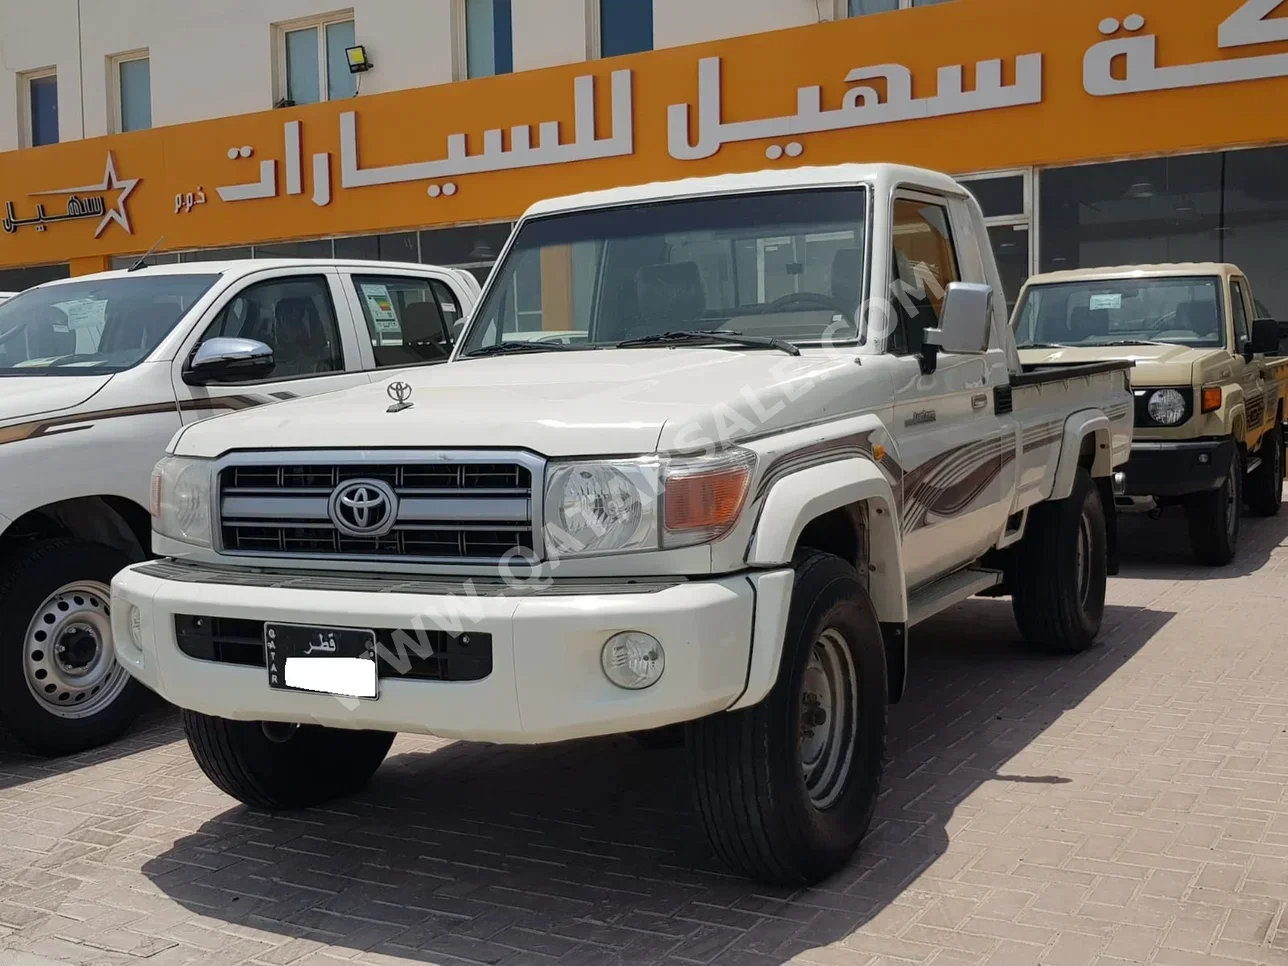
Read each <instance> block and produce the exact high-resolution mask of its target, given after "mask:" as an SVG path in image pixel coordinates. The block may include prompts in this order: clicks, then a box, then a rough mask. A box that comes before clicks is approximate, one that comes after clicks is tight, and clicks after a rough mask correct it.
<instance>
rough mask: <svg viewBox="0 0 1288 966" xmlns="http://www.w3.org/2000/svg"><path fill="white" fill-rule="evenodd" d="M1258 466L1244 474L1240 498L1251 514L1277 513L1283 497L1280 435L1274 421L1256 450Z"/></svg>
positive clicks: (1282, 439) (1270, 515)
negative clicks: (1258, 460)
mask: <svg viewBox="0 0 1288 966" xmlns="http://www.w3.org/2000/svg"><path fill="white" fill-rule="evenodd" d="M1257 455H1258V456H1260V457H1261V465H1260V466H1258V467H1257V468H1256V469H1255V470H1254V471H1253V472H1251V473H1249V474H1248V485H1247V490H1246V492H1245V493H1244V498H1245V499H1246V500H1247V501H1248V509H1249V510H1250V511H1251V512H1252V515H1253V516H1258V517H1273V516H1275V515H1276V514H1278V513H1279V508H1280V507H1281V506H1282V505H1283V499H1284V435H1283V430H1282V429H1280V428H1279V424H1278V421H1276V423H1275V428H1274V429H1272V430H1271V431H1270V432H1268V433H1266V435H1265V437H1264V442H1262V444H1261V449H1260V451H1259V452H1258V453H1257Z"/></svg>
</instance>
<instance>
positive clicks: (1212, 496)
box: [1185, 448, 1243, 567]
mask: <svg viewBox="0 0 1288 966" xmlns="http://www.w3.org/2000/svg"><path fill="white" fill-rule="evenodd" d="M1242 508H1243V456H1242V454H1241V453H1240V452H1239V450H1238V449H1237V448H1236V449H1235V451H1234V455H1233V456H1231V457H1230V469H1229V470H1228V471H1227V473H1226V477H1225V481H1224V482H1223V483H1222V484H1221V486H1220V487H1219V488H1218V489H1215V490H1212V491H1210V492H1208V493H1196V494H1195V495H1194V496H1191V497H1190V498H1189V499H1188V500H1187V501H1186V503H1185V515H1186V517H1187V518H1188V520H1189V525H1190V545H1191V546H1192V547H1193V548H1194V556H1195V558H1196V559H1197V560H1198V562H1199V563H1201V564H1204V565H1206V566H1208V567H1224V566H1225V565H1226V564H1228V563H1229V562H1230V561H1231V560H1233V559H1234V555H1235V553H1236V552H1237V551H1238V549H1239V512H1240V510H1241V509H1242Z"/></svg>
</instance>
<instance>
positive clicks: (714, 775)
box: [686, 553, 886, 886]
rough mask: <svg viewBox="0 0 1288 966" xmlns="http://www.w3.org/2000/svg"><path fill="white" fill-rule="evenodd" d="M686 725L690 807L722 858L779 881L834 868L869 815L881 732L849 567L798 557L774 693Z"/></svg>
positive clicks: (864, 623) (872, 660) (876, 629)
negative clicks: (755, 702) (691, 794)
mask: <svg viewBox="0 0 1288 966" xmlns="http://www.w3.org/2000/svg"><path fill="white" fill-rule="evenodd" d="M688 728H689V730H688V736H687V740H686V746H687V748H688V753H689V765H690V775H691V778H692V782H693V788H694V798H695V804H696V807H697V811H698V814H699V815H700V816H701V819H702V824H703V826H704V828H705V830H706V833H707V837H708V839H709V840H710V842H711V846H712V848H713V849H714V850H715V852H716V854H717V855H718V856H719V857H720V858H721V859H722V860H723V861H724V862H725V863H726V864H727V865H728V866H730V867H731V868H733V869H735V870H737V871H739V872H741V873H743V874H745V875H748V876H750V877H752V878H754V879H758V880H760V881H761V882H765V883H768V884H772V885H782V886H796V885H809V884H813V883H816V882H819V881H821V880H822V879H824V878H826V877H827V876H829V875H831V874H832V873H833V872H835V871H837V870H838V869H840V868H841V867H842V866H844V865H845V863H846V862H847V861H848V860H849V859H850V857H851V856H852V855H853V854H854V851H855V850H856V849H857V848H858V846H859V842H860V841H861V840H862V838H863V835H864V833H865V832H866V831H867V828H868V825H869V823H870V822H871V821H872V813H873V811H874V809H875V808H876V802H877V795H878V793H879V791H880V787H881V772H882V768H883V765H884V756H885V738H886V670H885V651H884V648H883V646H882V639H881V629H880V626H879V625H878V623H877V620H876V616H875V613H874V611H873V609H872V604H871V602H870V600H869V599H868V595H867V591H866V590H865V589H864V586H863V583H862V582H861V581H860V580H859V576H858V574H857V573H856V572H855V569H854V568H853V567H852V566H851V565H850V564H848V563H846V562H845V561H843V560H841V559H840V558H838V557H834V556H831V555H829V554H823V553H810V554H808V555H807V556H804V557H802V558H801V559H800V560H799V561H798V562H797V565H796V586H795V588H794V589H793V591H792V603H791V611H790V614H789V617H788V623H787V635H786V638H785V640H784V645H783V656H782V663H781V665H780V669H779V674H778V679H777V681H776V682H775V683H774V686H773V688H772V690H771V691H770V692H769V694H768V696H767V697H766V698H765V699H764V700H763V701H761V702H760V703H759V704H758V705H756V706H754V707H752V708H747V709H744V710H741V711H734V712H729V713H725V714H718V715H713V716H711V717H709V718H704V719H702V720H700V721H696V722H693V723H691V724H690V725H689V726H688Z"/></svg>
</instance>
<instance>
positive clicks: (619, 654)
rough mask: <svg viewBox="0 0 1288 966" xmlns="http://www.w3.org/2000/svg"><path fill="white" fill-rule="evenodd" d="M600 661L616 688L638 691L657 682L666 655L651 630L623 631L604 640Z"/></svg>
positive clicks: (663, 666)
mask: <svg viewBox="0 0 1288 966" xmlns="http://www.w3.org/2000/svg"><path fill="white" fill-rule="evenodd" d="M600 664H602V665H603V668H604V676H605V677H607V678H608V680H610V681H612V682H613V683H614V684H615V685H617V686H618V687H619V688H626V689H627V690H628V691H639V690H642V689H644V688H647V687H650V686H652V685H654V684H657V682H658V679H659V678H660V677H661V676H662V671H663V670H664V669H665V668H666V655H665V654H663V652H662V645H661V643H660V642H659V641H658V639H657V638H656V637H653V636H652V635H651V634H645V633H643V632H641V631H623V632H622V633H621V634H614V635H613V636H612V637H610V638H609V639H608V640H607V642H605V644H604V651H603V653H602V654H601V655H600Z"/></svg>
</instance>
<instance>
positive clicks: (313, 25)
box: [277, 11, 358, 106]
mask: <svg viewBox="0 0 1288 966" xmlns="http://www.w3.org/2000/svg"><path fill="white" fill-rule="evenodd" d="M277 35H278V45H277V52H278V57H277V60H278V78H279V80H278V86H279V89H278V98H279V101H278V103H279V104H280V105H282V106H289V105H294V104H316V103H317V102H318V101H334V100H340V99H343V98H346V97H352V96H353V95H354V94H356V93H357V92H358V82H357V79H356V78H357V75H356V74H351V73H349V61H348V58H346V57H345V55H344V51H345V48H347V47H353V46H354V45H355V44H356V43H357V39H356V33H355V31H354V22H353V13H352V12H351V11H350V12H348V13H344V14H336V15H333V16H329V17H318V18H314V19H312V20H299V21H293V22H291V23H288V24H278V25H277Z"/></svg>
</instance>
